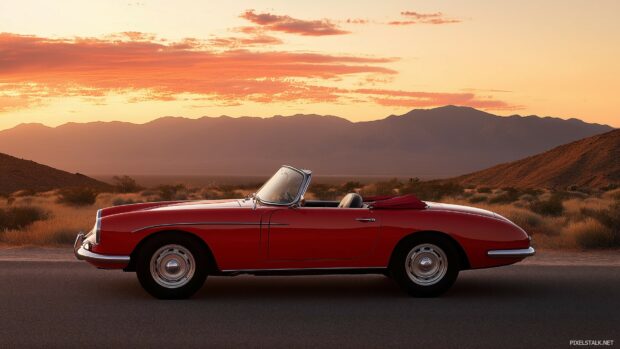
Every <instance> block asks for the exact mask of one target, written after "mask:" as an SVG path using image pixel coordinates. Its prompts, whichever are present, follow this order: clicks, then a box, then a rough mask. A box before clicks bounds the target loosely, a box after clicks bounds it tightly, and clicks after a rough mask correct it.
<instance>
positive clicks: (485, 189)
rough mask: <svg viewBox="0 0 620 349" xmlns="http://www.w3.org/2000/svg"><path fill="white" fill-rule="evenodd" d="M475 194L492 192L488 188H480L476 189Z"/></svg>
mask: <svg viewBox="0 0 620 349" xmlns="http://www.w3.org/2000/svg"><path fill="white" fill-rule="evenodd" d="M476 191H477V192H479V193H481V194H491V192H492V190H491V188H489V187H480V188H478V189H476Z"/></svg>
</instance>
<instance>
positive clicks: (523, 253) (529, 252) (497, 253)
mask: <svg viewBox="0 0 620 349" xmlns="http://www.w3.org/2000/svg"><path fill="white" fill-rule="evenodd" d="M535 253H536V250H534V248H533V247H531V246H530V247H528V248H521V249H516V250H490V251H488V252H487V256H489V257H506V258H525V257H530V256H533V255H534V254H535Z"/></svg>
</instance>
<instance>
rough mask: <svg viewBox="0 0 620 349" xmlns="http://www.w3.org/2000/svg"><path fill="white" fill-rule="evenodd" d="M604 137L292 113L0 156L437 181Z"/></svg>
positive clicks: (98, 167)
mask: <svg viewBox="0 0 620 349" xmlns="http://www.w3.org/2000/svg"><path fill="white" fill-rule="evenodd" d="M610 130H612V128H611V127H610V126H607V125H600V124H590V123H585V122H583V121H580V120H577V119H568V120H564V119H560V118H552V117H538V116H519V115H513V116H507V117H502V116H497V115H493V114H490V113H486V112H483V111H480V110H476V109H473V108H469V107H457V106H445V107H440V108H434V109H417V110H412V111H410V112H408V113H406V114H403V115H390V116H388V117H386V118H383V119H380V120H375V121H365V122H351V121H349V120H347V119H343V118H339V117H336V116H320V115H292V116H286V117H284V116H274V117H271V118H259V117H239V118H232V117H227V116H221V117H202V118H199V119H188V118H182V117H163V118H160V119H156V120H154V121H151V122H148V123H145V124H133V123H128V122H91V123H68V124H64V125H61V126H58V127H47V126H44V125H41V124H21V125H18V126H16V127H14V128H12V129H7V130H3V131H0V152H5V153H9V154H12V155H14V156H18V157H22V158H28V159H32V160H34V161H38V162H43V163H46V164H48V165H50V166H53V167H56V168H60V169H64V170H67V171H70V172H78V171H79V172H81V173H88V174H159V175H174V174H201V175H211V174H234V175H264V174H269V173H272V172H273V171H274V170H275V169H276V168H277V167H278V166H280V165H281V164H290V165H294V166H299V167H304V168H308V169H312V170H314V171H315V173H317V174H319V175H398V176H401V175H405V176H418V177H421V178H439V177H450V176H457V175H460V174H463V173H468V172H473V171H477V170H480V169H482V168H486V167H489V166H492V165H496V164H499V163H503V162H508V161H513V160H517V159H520V158H523V157H527V156H530V155H533V154H537V153H540V152H543V151H546V150H548V149H551V148H553V147H555V146H558V145H561V144H564V143H568V142H571V141H575V140H578V139H581V138H585V137H589V136H593V135H596V134H600V133H603V132H607V131H610Z"/></svg>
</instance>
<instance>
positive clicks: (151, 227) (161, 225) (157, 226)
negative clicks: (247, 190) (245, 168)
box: [132, 222, 288, 233]
mask: <svg viewBox="0 0 620 349" xmlns="http://www.w3.org/2000/svg"><path fill="white" fill-rule="evenodd" d="M188 225H189V226H191V225H261V222H177V223H162V224H154V225H147V226H145V227H141V228H138V229H135V230H133V231H132V233H137V232H140V231H143V230H148V229H153V228H163V227H175V226H188ZM265 225H288V224H286V223H265Z"/></svg>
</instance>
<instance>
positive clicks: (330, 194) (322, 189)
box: [310, 183, 342, 200]
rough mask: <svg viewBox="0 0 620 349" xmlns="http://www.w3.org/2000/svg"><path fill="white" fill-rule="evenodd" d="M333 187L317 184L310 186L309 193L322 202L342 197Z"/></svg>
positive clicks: (337, 189)
mask: <svg viewBox="0 0 620 349" xmlns="http://www.w3.org/2000/svg"><path fill="white" fill-rule="evenodd" d="M339 189H340V188H337V187H335V186H332V185H329V184H324V183H317V184H314V185H312V187H311V188H310V191H311V192H312V193H313V194H314V195H315V196H316V197H317V198H318V199H323V200H334V199H337V198H339V197H340V196H342V192H341V191H340V190H339Z"/></svg>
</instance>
